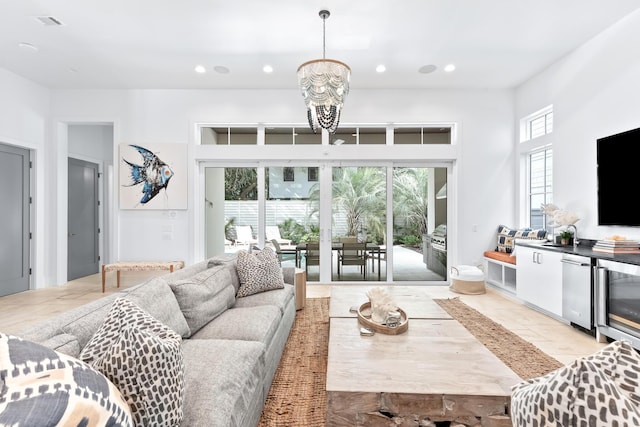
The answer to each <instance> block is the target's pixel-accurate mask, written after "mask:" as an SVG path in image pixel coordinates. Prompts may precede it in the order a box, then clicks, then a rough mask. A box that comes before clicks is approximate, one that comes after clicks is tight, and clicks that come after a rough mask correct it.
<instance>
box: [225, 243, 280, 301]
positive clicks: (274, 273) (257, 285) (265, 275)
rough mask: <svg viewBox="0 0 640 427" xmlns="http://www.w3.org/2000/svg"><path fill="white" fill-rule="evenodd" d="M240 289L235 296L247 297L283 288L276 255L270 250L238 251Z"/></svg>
mask: <svg viewBox="0 0 640 427" xmlns="http://www.w3.org/2000/svg"><path fill="white" fill-rule="evenodd" d="M236 268H237V270H238V277H239V278H240V289H238V294H237V296H238V297H239V298H240V297H247V296H249V295H253V294H257V293H259V292H264V291H269V290H272V289H282V288H284V277H283V276H282V269H281V268H280V263H279V262H278V257H277V255H276V253H275V252H274V251H273V250H272V249H271V248H264V249H262V250H261V251H254V252H252V253H249V252H247V251H245V250H242V251H238V263H237V267H236Z"/></svg>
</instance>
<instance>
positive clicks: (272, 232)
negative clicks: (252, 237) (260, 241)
mask: <svg viewBox="0 0 640 427" xmlns="http://www.w3.org/2000/svg"><path fill="white" fill-rule="evenodd" d="M265 234H266V235H267V240H277V241H278V243H280V244H281V245H287V246H289V245H291V240H289V239H283V238H282V236H280V227H278V226H277V225H267V227H266V229H265Z"/></svg>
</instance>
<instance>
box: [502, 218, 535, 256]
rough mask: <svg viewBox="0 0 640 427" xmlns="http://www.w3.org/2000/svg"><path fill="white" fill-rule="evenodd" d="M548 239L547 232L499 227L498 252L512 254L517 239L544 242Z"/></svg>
mask: <svg viewBox="0 0 640 427" xmlns="http://www.w3.org/2000/svg"><path fill="white" fill-rule="evenodd" d="M546 237H547V230H544V229H540V230H533V229H531V228H519V229H517V230H516V229H512V228H509V227H507V226H505V225H499V226H498V246H497V247H496V250H497V251H498V252H505V253H508V254H510V253H512V252H513V249H514V247H515V243H516V239H527V240H544V239H545V238H546Z"/></svg>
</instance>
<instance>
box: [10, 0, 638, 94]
mask: <svg viewBox="0 0 640 427" xmlns="http://www.w3.org/2000/svg"><path fill="white" fill-rule="evenodd" d="M325 8H326V9H328V10H329V11H330V12H331V16H330V17H329V19H328V20H327V22H326V56H327V58H333V59H338V60H341V61H344V62H346V63H347V64H349V65H350V67H351V69H352V76H351V89H352V90H355V89H364V88H392V89H399V88H510V87H514V86H517V85H519V84H521V83H522V82H524V81H526V80H527V79H528V78H530V77H531V76H533V75H535V74H536V73H538V72H540V71H541V70H543V69H544V68H545V67H547V66H549V65H550V64H552V63H553V62H554V61H556V60H558V59H559V58H561V57H562V56H564V55H566V54H567V53H568V52H570V51H572V50H574V49H576V48H577V47H578V46H580V45H581V44H583V43H584V42H586V41H587V40H589V39H590V38H592V37H594V36H595V35H596V34H598V33H600V32H602V31H603V30H605V29H606V28H607V27H609V26H611V25H612V24H614V23H615V22H617V21H618V20H620V19H622V18H624V17H625V16H626V15H628V14H630V13H632V12H633V11H634V10H636V9H638V8H640V4H639V2H638V0H615V1H610V0H529V1H526V0H395V1H392V0H349V1H347V0H342V1H340V0H325V1H318V0H304V1H302V0H271V1H265V0H235V1H233V0H208V1H204V0H181V1H180V0H0V67H3V68H6V69H8V70H10V71H12V72H14V73H16V74H19V75H21V76H24V77H26V78H28V79H31V80H33V81H35V82H37V83H39V84H42V85H44V86H46V87H49V88H57V89H102V88H105V89H117V88H128V89H147V88H148V89H220V88H233V89H237V88H242V89H258V88H277V89H295V88H297V78H296V70H297V68H298V66H299V65H300V64H301V63H303V62H305V61H308V60H311V59H315V58H320V57H322V20H321V19H320V17H319V16H318V12H319V11H320V10H321V9H325ZM37 16H51V17H54V18H55V19H57V20H59V21H61V22H62V23H63V25H62V26H45V25H42V24H41V23H40V22H39V21H38V20H37V19H36V17H37ZM19 43H29V44H31V45H33V46H35V47H37V52H36V51H35V50H33V49H30V48H24V47H19ZM449 63H453V64H455V65H456V67H457V68H456V70H455V71H454V72H452V73H446V72H444V71H443V68H444V66H445V65H446V64H449ZM198 64H201V65H204V66H205V67H206V68H207V72H206V73H204V74H197V73H195V72H194V67H195V66H196V65H198ZM266 64H269V65H271V66H272V67H273V68H274V71H273V73H271V74H265V73H264V72H263V71H262V67H263V66H264V65H266ZM378 64H384V65H386V68H387V71H386V72H385V73H383V74H379V73H376V71H375V67H376V66H377V65H378ZM429 64H433V65H435V66H436V67H437V69H436V70H435V71H434V72H432V73H429V74H421V73H419V72H418V69H419V68H420V67H422V66H424V65H429ZM215 66H224V67H227V68H228V69H229V70H230V72H229V73H228V74H220V73H217V72H215V71H213V67H215Z"/></svg>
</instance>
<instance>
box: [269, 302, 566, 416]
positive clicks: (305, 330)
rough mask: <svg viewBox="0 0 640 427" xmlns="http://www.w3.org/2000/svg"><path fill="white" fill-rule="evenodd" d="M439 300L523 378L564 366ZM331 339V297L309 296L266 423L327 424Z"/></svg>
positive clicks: (284, 357)
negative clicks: (328, 356)
mask: <svg viewBox="0 0 640 427" xmlns="http://www.w3.org/2000/svg"><path fill="white" fill-rule="evenodd" d="M435 301H436V302H437V303H438V304H439V305H440V306H441V307H442V308H443V309H444V310H445V311H447V313H449V314H450V315H451V316H452V317H453V318H454V319H456V320H457V321H458V322H460V323H461V324H462V325H463V326H464V327H465V328H467V329H468V330H469V332H471V333H472V334H473V335H474V336H475V337H476V339H478V341H480V342H481V343H482V344H484V345H485V346H486V347H487V348H488V349H489V350H490V351H491V352H492V353H493V354H495V355H496V356H497V357H498V358H499V359H500V360H502V362H503V363H504V364H505V365H507V366H509V367H510V368H511V370H513V371H514V372H515V373H516V374H517V375H518V376H520V377H521V378H523V379H529V378H535V377H538V376H541V375H544V374H546V373H548V372H550V371H552V370H554V369H557V368H559V367H560V366H562V364H561V363H560V362H558V361H557V360H555V359H554V358H552V357H550V356H549V355H547V354H546V353H544V352H543V351H541V350H540V349H538V348H537V347H536V346H534V345H533V344H531V343H529V342H527V341H525V340H523V339H522V338H520V337H519V336H518V335H516V334H514V333H513V332H511V331H509V330H507V329H505V328H504V327H502V326H501V325H499V324H498V323H496V322H494V321H493V320H491V319H489V318H488V317H486V316H484V315H483V314H481V313H480V312H478V311H477V310H475V309H473V308H471V307H469V306H468V305H466V304H465V303H463V302H462V301H460V300H459V299H458V298H452V299H440V300H435ZM328 343H329V298H308V299H307V300H306V307H305V308H304V309H303V310H300V311H298V312H297V313H296V320H295V323H294V324H293V328H292V329H291V334H290V335H289V340H288V341H287V344H286V346H285V349H284V353H283V355H282V359H281V361H280V365H279V367H278V370H277V371H276V375H275V378H274V380H273V384H272V385H271V389H270V391H269V395H268V396H267V401H266V404H265V406H264V409H263V411H262V417H261V418H260V422H259V424H258V425H259V426H260V427H267V426H283V427H284V426H287V427H288V426H301V427H307V426H314V427H316V426H317V427H321V426H324V425H325V412H326V404H327V403H326V393H325V386H326V373H327V352H328Z"/></svg>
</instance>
